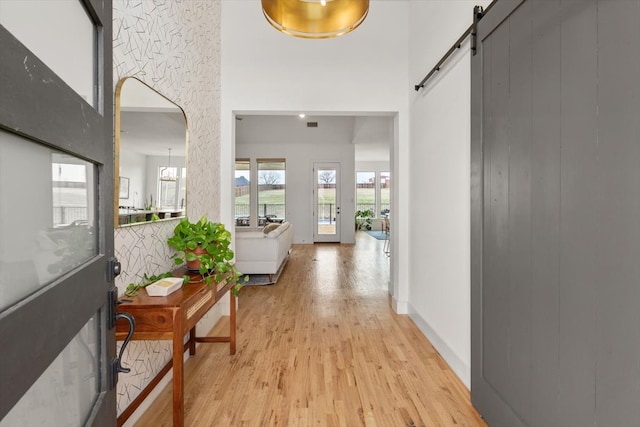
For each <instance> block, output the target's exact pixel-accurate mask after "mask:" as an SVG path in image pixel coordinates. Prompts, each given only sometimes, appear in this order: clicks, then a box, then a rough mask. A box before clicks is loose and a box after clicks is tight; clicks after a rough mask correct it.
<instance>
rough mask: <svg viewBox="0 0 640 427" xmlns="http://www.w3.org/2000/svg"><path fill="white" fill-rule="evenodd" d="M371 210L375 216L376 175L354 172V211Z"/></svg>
mask: <svg viewBox="0 0 640 427" xmlns="http://www.w3.org/2000/svg"><path fill="white" fill-rule="evenodd" d="M368 209H371V212H372V213H373V215H372V216H374V217H375V216H376V173H375V172H356V211H366V210H368Z"/></svg>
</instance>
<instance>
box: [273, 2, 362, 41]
mask: <svg viewBox="0 0 640 427" xmlns="http://www.w3.org/2000/svg"><path fill="white" fill-rule="evenodd" d="M262 11H263V12H264V16H265V17H266V18H267V21H269V23H270V24H271V25H272V26H273V27H274V28H275V29H276V30H278V31H281V32H283V33H285V34H288V35H290V36H294V37H302V38H307V39H326V38H330V37H338V36H341V35H343V34H347V33H348V32H351V31H353V30H355V29H356V28H357V27H358V26H359V25H360V24H362V22H363V21H364V19H365V18H366V17H367V13H368V12H369V0H262Z"/></svg>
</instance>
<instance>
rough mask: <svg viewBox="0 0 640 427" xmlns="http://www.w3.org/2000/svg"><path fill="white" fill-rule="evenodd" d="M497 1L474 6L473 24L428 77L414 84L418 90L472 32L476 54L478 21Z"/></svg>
mask: <svg viewBox="0 0 640 427" xmlns="http://www.w3.org/2000/svg"><path fill="white" fill-rule="evenodd" d="M496 1H497V0H494V1H492V2H491V4H489V6H487V8H486V9H483V8H482V6H474V7H473V24H471V26H470V27H469V28H467V30H466V31H465V32H464V33H462V35H461V36H460V38H459V39H458V40H456V42H455V43H454V44H453V46H451V49H449V50H448V51H447V53H445V54H444V56H443V57H442V59H440V61H438V63H437V64H436V66H435V67H433V68H432V69H431V71H429V74H427V75H426V77H425V78H424V79H422V81H421V82H420V83H418V84H417V85H415V86H414V89H415V90H416V91H419V90H420V89H422V88H423V87H424V85H425V83H427V80H429V79H430V78H431V76H433V75H434V74H435V73H436V72H438V71H440V67H441V66H442V64H444V62H445V61H446V60H447V59H448V58H449V57H450V56H451V54H452V53H453V52H455V51H456V49H460V47H461V46H462V42H463V41H464V39H466V38H467V37H468V36H469V34H471V52H472V53H473V55H475V54H476V46H477V41H476V34H477V31H476V28H477V26H478V21H480V20H481V19H482V17H483V16H484V15H485V14H486V13H487V12H488V11H489V9H491V7H492V6H493V5H494V3H495V2H496Z"/></svg>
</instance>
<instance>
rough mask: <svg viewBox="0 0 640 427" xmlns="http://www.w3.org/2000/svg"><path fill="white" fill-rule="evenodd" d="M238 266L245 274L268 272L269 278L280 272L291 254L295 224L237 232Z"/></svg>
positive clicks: (287, 223)
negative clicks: (263, 229) (265, 231)
mask: <svg viewBox="0 0 640 427" xmlns="http://www.w3.org/2000/svg"><path fill="white" fill-rule="evenodd" d="M235 237H236V251H235V254H236V268H237V269H238V271H240V272H241V273H243V274H268V275H269V280H270V281H272V280H273V276H274V275H275V274H276V273H278V272H279V270H280V268H281V267H282V265H283V263H284V262H285V261H286V260H287V257H288V256H289V251H290V250H291V243H292V241H293V226H292V225H291V223H289V222H284V223H282V224H280V225H279V226H278V227H277V228H276V229H274V230H271V231H269V232H268V233H266V234H265V233H264V232H263V231H237V232H236V236H235Z"/></svg>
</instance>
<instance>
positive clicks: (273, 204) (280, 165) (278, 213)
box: [257, 159, 286, 227]
mask: <svg viewBox="0 0 640 427" xmlns="http://www.w3.org/2000/svg"><path fill="white" fill-rule="evenodd" d="M257 163H258V226H260V227H262V226H264V225H265V224H266V223H267V222H283V221H284V219H285V189H286V186H285V160H284V159H258V160H257Z"/></svg>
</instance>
